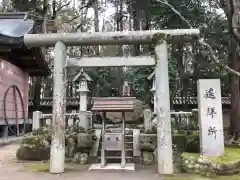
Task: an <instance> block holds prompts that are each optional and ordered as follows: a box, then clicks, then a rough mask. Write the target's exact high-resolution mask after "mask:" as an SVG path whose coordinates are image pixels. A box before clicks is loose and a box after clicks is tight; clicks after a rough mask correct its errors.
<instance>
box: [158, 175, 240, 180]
mask: <svg viewBox="0 0 240 180" xmlns="http://www.w3.org/2000/svg"><path fill="white" fill-rule="evenodd" d="M162 179H163V180H226V179H228V180H240V176H216V177H211V178H209V177H207V178H206V177H201V176H193V175H191V176H189V177H163V178H162Z"/></svg>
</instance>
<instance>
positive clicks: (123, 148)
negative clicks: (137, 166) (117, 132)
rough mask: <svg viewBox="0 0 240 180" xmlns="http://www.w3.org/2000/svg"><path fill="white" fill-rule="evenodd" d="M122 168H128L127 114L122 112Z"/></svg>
mask: <svg viewBox="0 0 240 180" xmlns="http://www.w3.org/2000/svg"><path fill="white" fill-rule="evenodd" d="M121 141H122V142H121V144H122V147H121V167H122V168H124V167H125V166H126V152H125V112H122V139H121Z"/></svg>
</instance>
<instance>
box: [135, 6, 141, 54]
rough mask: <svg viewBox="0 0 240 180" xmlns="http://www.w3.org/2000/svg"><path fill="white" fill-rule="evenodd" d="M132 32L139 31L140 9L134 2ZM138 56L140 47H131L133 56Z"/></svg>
mask: <svg viewBox="0 0 240 180" xmlns="http://www.w3.org/2000/svg"><path fill="white" fill-rule="evenodd" d="M133 30H134V31H139V30H140V8H139V6H138V4H137V2H135V3H134V4H133ZM139 54H140V45H134V46H133V56H138V55H139Z"/></svg>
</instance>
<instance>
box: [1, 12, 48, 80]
mask: <svg viewBox="0 0 240 180" xmlns="http://www.w3.org/2000/svg"><path fill="white" fill-rule="evenodd" d="M36 26H37V23H36V22H35V21H34V20H32V19H30V17H29V15H28V13H25V12H2V13H1V12H0V49H1V52H0V56H1V57H2V58H3V59H6V60H7V61H9V62H10V63H12V64H14V65H16V66H18V67H20V68H21V69H23V70H24V71H27V72H29V75H30V76H48V75H49V73H50V69H49V67H48V65H47V63H46V61H45V59H44V56H43V52H42V48H28V47H26V46H25V45H24V36H25V35H27V34H35V33H38V32H37V30H36Z"/></svg>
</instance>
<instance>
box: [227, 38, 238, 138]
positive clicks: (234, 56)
mask: <svg viewBox="0 0 240 180" xmlns="http://www.w3.org/2000/svg"><path fill="white" fill-rule="evenodd" d="M236 49H237V42H236V41H235V39H233V38H232V39H231V42H230V44H229V62H232V63H231V65H232V69H234V70H236V71H239V56H238V53H237V51H236ZM230 78H231V117H230V130H231V133H232V134H236V135H237V136H239V135H240V119H239V118H240V111H239V100H240V93H239V86H240V83H239V78H238V77H237V76H234V75H230Z"/></svg>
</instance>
